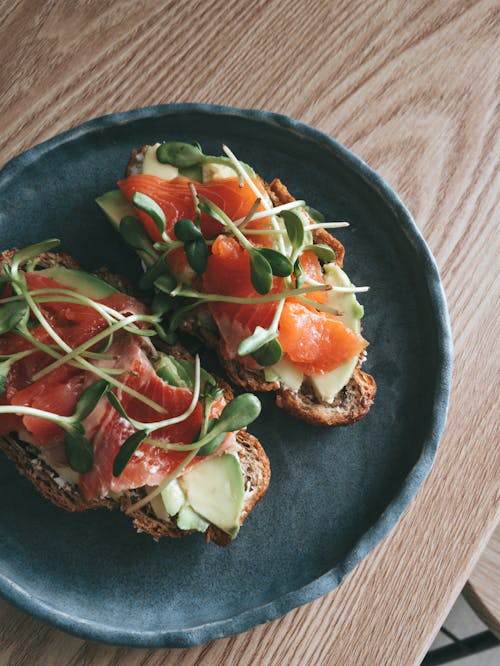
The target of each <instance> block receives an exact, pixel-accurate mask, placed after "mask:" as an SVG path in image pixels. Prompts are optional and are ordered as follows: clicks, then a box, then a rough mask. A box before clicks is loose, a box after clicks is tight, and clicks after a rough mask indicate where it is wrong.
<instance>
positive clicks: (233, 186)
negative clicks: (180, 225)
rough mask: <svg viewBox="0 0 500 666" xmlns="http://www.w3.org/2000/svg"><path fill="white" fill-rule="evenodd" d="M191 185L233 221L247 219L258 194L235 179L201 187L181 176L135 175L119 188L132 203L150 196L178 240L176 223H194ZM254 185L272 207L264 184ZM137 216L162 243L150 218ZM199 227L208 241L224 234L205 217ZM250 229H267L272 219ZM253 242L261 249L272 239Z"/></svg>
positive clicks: (256, 224)
mask: <svg viewBox="0 0 500 666" xmlns="http://www.w3.org/2000/svg"><path fill="white" fill-rule="evenodd" d="M189 183H192V184H193V185H194V186H195V188H196V192H197V193H198V194H200V195H203V196H204V197H207V199H210V200H211V201H213V203H214V204H216V205H217V206H218V207H219V208H220V209H221V210H223V211H224V212H225V213H226V215H228V216H229V217H230V218H231V220H233V221H234V220H237V219H240V218H242V217H245V215H246V214H247V213H248V211H249V210H250V208H251V207H252V206H253V204H254V202H255V200H256V196H255V193H254V191H253V190H252V188H251V187H250V185H249V184H248V183H247V182H244V184H243V185H242V186H241V187H240V185H239V182H238V179H237V178H236V177H235V178H222V179H219V180H213V181H210V182H208V183H199V182H197V181H194V180H190V179H189V178H184V177H182V176H179V177H178V178H174V179H173V180H164V179H163V178H159V177H158V176H152V175H149V174H135V175H132V176H128V178H125V179H124V180H120V181H118V187H119V188H120V190H121V191H122V193H123V194H124V196H125V197H126V198H127V199H128V200H129V201H130V202H131V201H132V197H133V195H134V194H135V193H136V192H142V193H143V194H147V195H148V196H149V197H151V198H152V199H153V200H154V201H156V203H157V204H158V205H159V206H160V207H161V208H162V210H163V212H164V213H165V217H166V230H167V233H168V234H169V236H170V237H174V238H175V235H174V233H173V228H174V225H175V223H176V222H177V221H178V220H181V219H185V218H187V219H189V220H194V218H195V210H194V202H193V197H192V194H191V191H190V189H189ZM254 183H255V185H256V186H257V188H258V189H259V191H260V193H261V197H262V199H263V200H264V201H266V202H267V203H268V205H270V201H269V197H268V195H267V193H266V191H265V189H264V187H263V185H262V183H261V181H260V180H259V179H257V178H255V179H254ZM136 210H137V209H136ZM257 210H264V206H263V205H262V204H261V205H260V206H259V208H258V209H257ZM137 215H138V217H139V218H140V219H141V220H142V222H143V224H144V226H145V228H146V231H147V232H148V234H149V236H150V237H151V238H152V239H153V240H155V241H158V240H161V237H160V233H159V231H158V228H157V227H156V225H155V224H154V222H153V221H152V220H151V218H150V217H149V215H148V214H147V213H144V212H143V211H141V210H137ZM200 226H201V230H202V233H203V235H204V236H205V238H207V239H211V238H215V236H217V234H220V233H221V232H222V231H223V227H222V225H221V224H219V222H217V221H216V220H214V219H212V218H211V217H209V216H208V215H205V213H202V214H201V219H200ZM248 227H249V228H251V229H268V228H269V219H268V218H263V219H262V220H255V221H254V222H252V223H250V224H249V225H248ZM252 242H253V243H255V244H258V245H267V246H270V241H269V238H267V237H266V236H265V235H262V236H261V235H260V234H259V235H254V236H253V237H252Z"/></svg>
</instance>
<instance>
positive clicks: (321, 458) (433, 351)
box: [0, 104, 451, 647]
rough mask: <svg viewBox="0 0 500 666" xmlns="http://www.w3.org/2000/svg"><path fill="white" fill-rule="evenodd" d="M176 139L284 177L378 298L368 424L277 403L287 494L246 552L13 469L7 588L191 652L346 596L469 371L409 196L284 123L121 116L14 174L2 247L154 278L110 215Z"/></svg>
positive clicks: (35, 154)
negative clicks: (142, 527)
mask: <svg viewBox="0 0 500 666" xmlns="http://www.w3.org/2000/svg"><path fill="white" fill-rule="evenodd" d="M162 139H176V140H187V141H192V140H198V141H200V142H201V143H202V145H203V147H204V149H205V152H208V153H217V152H220V144H221V143H222V142H225V143H227V144H228V145H229V146H231V148H232V149H233V151H234V152H235V153H236V154H237V155H238V156H239V157H240V158H241V159H242V160H244V161H245V162H248V163H250V164H252V165H253V166H254V167H255V169H256V170H257V171H258V172H259V173H260V174H261V175H262V176H263V177H264V179H266V180H268V181H269V180H271V179H272V178H273V177H275V176H278V177H280V178H281V179H282V180H283V182H285V183H286V184H287V185H288V187H289V189H290V191H291V192H292V193H293V194H294V195H295V196H296V197H297V198H305V199H306V200H307V202H308V203H309V204H310V205H311V206H314V207H315V208H317V209H319V210H321V211H323V212H324V213H325V214H326V218H327V219H328V220H348V221H350V222H351V226H350V227H349V228H348V229H341V230H339V231H338V232H337V235H338V238H339V239H340V240H341V241H342V242H343V243H344V244H345V246H346V251H347V252H346V260H345V265H346V270H347V272H348V274H349V276H350V277H351V279H352V280H353V282H354V283H355V284H368V285H370V286H371V289H370V291H369V293H367V294H363V295H362V298H361V299H360V300H361V301H362V302H363V304H364V305H365V311H366V315H365V318H364V334H365V336H366V338H367V339H368V340H369V341H370V343H371V344H370V347H369V350H368V361H367V363H366V365H365V368H366V370H367V371H368V372H370V373H371V374H373V375H374V376H375V378H376V381H377V385H378V392H377V397H376V401H375V404H374V406H373V408H372V409H371V411H370V413H369V414H368V416H367V417H366V418H365V419H363V420H362V421H360V422H359V423H356V424H354V425H352V426H349V427H346V428H313V427H311V426H309V425H306V424H305V423H302V422H300V421H297V420H295V419H293V418H291V417H290V416H287V415H286V414H284V413H283V412H282V411H280V410H278V409H276V408H275V406H274V404H273V399H272V398H271V397H270V396H264V397H263V413H262V416H261V417H260V418H259V420H258V421H257V422H256V423H255V424H253V425H252V426H251V431H252V432H253V433H255V434H256V435H257V436H258V437H259V438H260V439H261V441H262V443H263V444H264V446H265V448H266V450H267V452H268V454H269V458H270V461H271V468H272V480H271V485H270V488H269V491H268V493H267V495H266V497H265V498H264V500H263V501H262V502H260V503H259V505H258V506H257V507H256V509H255V510H254V511H253V512H252V514H251V515H250V517H249V518H248V520H247V521H246V523H245V525H244V528H243V529H242V530H241V532H240V535H239V536H238V538H237V539H236V541H235V542H234V543H233V544H232V545H231V547H229V548H226V549H223V548H218V547H217V546H215V545H213V544H211V545H209V546H206V545H205V543H204V540H203V537H202V536H201V535H200V536H198V535H196V536H194V537H189V538H185V539H181V540H169V539H165V540H163V541H161V542H160V543H156V542H154V541H153V540H152V539H151V538H150V537H149V536H146V535H143V534H141V535H138V534H136V533H135V532H134V530H133V529H132V528H131V525H130V521H129V520H128V519H127V518H125V517H124V516H122V515H120V514H119V513H114V512H107V511H105V510H103V511H97V512H88V513H84V514H81V515H70V514H67V513H65V512H64V511H62V510H60V509H57V508H55V507H53V506H52V505H51V504H49V503H48V502H46V501H44V500H43V499H42V498H41V497H39V496H38V494H37V493H36V492H35V491H34V490H33V488H32V487H31V485H30V484H29V483H28V482H26V481H25V480H24V479H23V478H21V477H19V476H18V474H17V473H16V471H15V469H14V467H13V465H11V464H10V463H9V462H7V461H6V460H3V461H2V465H1V470H0V484H1V487H2V511H1V512H0V558H1V559H0V562H1V564H0V592H1V593H2V594H3V595H4V597H5V598H6V599H7V600H9V601H10V602H12V603H13V604H15V605H17V606H19V607H20V608H22V609H24V610H26V611H28V612H29V613H32V614H33V615H35V616H36V617H38V618H41V619H43V620H46V621H48V622H51V623H53V624H54V625H56V626H57V627H60V628H62V629H64V630H66V631H70V632H72V633H74V634H77V635H79V636H82V637H84V638H88V639H92V640H98V641H105V642H109V643H113V644H124V645H130V646H154V647H160V646H172V647H180V646H189V645H195V644H197V643H201V642H203V641H207V640H209V639H213V638H217V637H219V636H228V635H231V634H235V633H238V632H241V631H244V630H246V629H248V628H250V627H253V626H255V625H257V624H259V623H262V622H265V621H267V620H272V619H275V618H277V617H279V616H281V615H283V614H284V613H286V612H287V611H289V610H291V609H292V608H295V607H296V606H299V605H301V604H304V603H306V602H308V601H311V600H312V599H314V598H316V597H319V596H320V595H322V594H324V593H325V592H327V591H329V590H331V589H333V588H334V587H335V586H337V585H338V584H339V582H340V581H341V580H342V578H343V577H344V576H345V575H346V574H347V573H348V572H349V571H350V570H351V569H352V568H353V567H354V566H355V565H356V564H357V563H358V562H360V560H361V559H362V558H363V557H365V555H366V554H367V553H369V552H370V550H372V549H373V548H374V547H375V546H376V545H377V544H378V543H379V542H380V540H381V539H382V538H383V537H384V536H385V535H386V534H387V533H388V532H389V531H390V530H391V529H392V528H393V527H394V525H395V524H396V522H397V520H398V519H399V517H400V516H401V514H402V513H403V511H404V509H405V508H406V506H407V505H408V503H409V502H410V500H411V499H412V497H413V496H414V495H415V493H416V491H417V489H418V488H419V486H420V485H421V484H422V482H423V480H424V479H425V477H426V475H427V474H428V472H429V469H430V467H431V465H432V462H433V459H434V456H435V453H436V448H437V444H438V440H439V437H440V435H441V432H442V430H443V427H444V422H445V415H446V408H447V401H448V390H449V382H450V374H451V342H450V331H449V323H448V316H447V310H446V304H445V299H444V296H443V291H442V288H441V283H440V280H439V276H438V272H437V270H436V266H435V263H434V260H433V258H432V256H431V254H430V252H429V250H428V248H427V247H426V245H425V243H424V241H423V239H422V237H421V235H420V233H419V232H418V230H417V228H416V226H415V224H414V222H413V221H412V219H411V217H410V215H409V213H408V211H407V210H406V209H405V207H404V206H403V204H402V203H401V201H400V200H399V199H398V197H397V195H396V194H395V193H394V192H393V191H392V190H391V188H390V187H389V186H388V185H387V184H386V183H385V182H384V181H383V180H382V179H381V178H380V177H379V176H378V175H377V174H376V173H374V172H373V171H372V170H371V169H370V168H368V167H367V166H366V164H364V163H363V162H362V161H361V160H360V159H359V158H358V157H356V156H355V155H353V154H352V153H351V152H349V151H348V150H346V149H345V148H343V147H342V146H341V145H339V144H338V143H336V142H335V141H333V140H332V139H331V138H330V137H328V136H326V135H325V134H323V133H321V132H319V131H317V130H315V129H312V128H310V127H308V126H306V125H303V124H301V123H298V122H296V121H293V120H291V119H289V118H286V117H284V116H279V115H276V114H272V113H266V112H262V111H244V110H239V109H232V108H227V107H212V106H200V105H188V104H182V105H173V106H157V107H151V108H146V109H139V110H135V111H131V112H127V113H121V114H117V115H111V116H106V117H104V118H99V119H97V120H93V121H91V122H89V123H86V124H85V125H82V126H81V127H78V128H76V129H74V130H71V131H70V132H67V133H65V134H62V135H60V136H57V137H55V138H54V139H51V140H50V141H47V142H46V143H43V144H41V145H39V146H36V147H35V148H32V149H31V150H29V151H28V152H26V153H24V154H23V155H20V156H19V157H16V158H15V159H14V160H12V161H11V162H10V163H9V164H8V165H7V166H6V167H5V168H4V169H3V171H2V172H1V174H0V237H1V239H2V248H8V247H12V246H16V245H17V246H23V245H27V244H29V243H33V242H37V241H40V240H42V239H46V238H50V237H58V238H61V239H62V242H63V248H64V249H65V250H66V251H68V252H70V253H71V254H73V255H74V256H75V257H76V258H77V259H78V260H79V261H80V262H81V263H82V264H83V265H84V266H85V267H86V268H87V269H89V270H90V269H94V268H97V267H99V266H101V265H107V266H108V267H110V268H111V270H113V271H116V272H119V273H122V274H126V275H127V276H128V277H130V278H132V279H134V278H137V276H138V275H139V272H140V268H139V264H138V261H137V259H136V257H135V256H134V254H133V253H132V251H129V250H128V249H127V248H126V247H125V245H124V243H123V242H122V241H121V239H120V238H119V236H118V235H117V234H116V233H115V232H114V231H113V230H112V228H111V225H109V224H108V223H107V221H106V220H105V218H104V216H103V214H102V213H101V212H100V210H99V209H98V208H97V206H96V205H95V204H94V201H93V200H94V197H96V196H97V195H99V194H101V193H103V192H105V191H106V190H109V189H112V188H113V187H114V186H115V182H116V180H117V179H118V178H120V177H121V176H122V174H123V171H124V167H125V164H126V163H127V161H128V157H129V155H130V151H131V150H132V149H133V148H134V147H139V146H142V145H143V144H145V143H152V142H155V141H158V140H162Z"/></svg>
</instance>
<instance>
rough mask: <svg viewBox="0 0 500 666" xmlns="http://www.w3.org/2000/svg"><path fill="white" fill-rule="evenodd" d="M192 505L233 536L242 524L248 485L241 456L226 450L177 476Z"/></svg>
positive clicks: (199, 512)
mask: <svg viewBox="0 0 500 666" xmlns="http://www.w3.org/2000/svg"><path fill="white" fill-rule="evenodd" d="M178 482H179V485H180V487H181V488H182V490H183V491H184V494H185V496H186V500H187V503H188V504H189V506H190V507H191V508H192V509H193V510H194V511H195V512H196V513H197V514H198V515H199V516H201V517H202V518H204V519H205V520H207V521H209V522H210V523H213V524H214V525H216V526H217V527H219V528H220V529H221V530H223V531H224V532H227V534H229V535H230V536H231V538H233V539H234V537H235V536H236V535H237V534H238V531H239V528H240V515H241V511H242V509H243V502H244V497H245V486H244V483H243V473H242V471H241V466H240V462H239V460H238V458H236V456H233V455H232V454H230V453H223V454H221V455H220V456H216V457H215V458H209V459H208V460H204V461H203V462H201V463H199V464H198V465H196V466H195V467H193V468H191V469H190V470H189V471H188V472H187V473H186V474H184V475H183V476H181V477H180V478H179V479H178Z"/></svg>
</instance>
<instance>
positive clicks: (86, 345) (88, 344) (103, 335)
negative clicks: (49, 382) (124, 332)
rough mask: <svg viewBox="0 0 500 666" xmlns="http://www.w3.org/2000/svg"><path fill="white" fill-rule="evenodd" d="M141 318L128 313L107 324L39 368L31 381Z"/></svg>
mask: <svg viewBox="0 0 500 666" xmlns="http://www.w3.org/2000/svg"><path fill="white" fill-rule="evenodd" d="M141 319H142V317H141V315H130V316H129V317H125V318H124V319H122V320H121V321H118V322H116V323H115V324H112V325H111V326H108V328H106V329H104V331H101V333H98V334H97V335H94V336H93V337H92V338H90V339H89V340H86V341H85V342H83V343H82V344H81V345H79V346H78V347H75V348H74V349H73V351H71V352H70V353H69V354H66V355H65V356H61V358H59V359H58V360H57V361H54V363H51V364H50V365H47V366H46V367H45V368H43V369H42V370H39V371H38V372H37V373H36V374H34V375H33V377H32V381H34V382H36V381H37V380H38V379H41V378H42V377H44V376H45V375H46V374H48V373H49V372H52V370H55V369H56V368H58V367H60V366H61V365H64V364H65V363H67V362H68V361H71V360H73V359H75V358H76V357H78V356H80V355H81V354H82V353H83V352H84V351H87V350H88V349H89V348H90V347H93V346H94V345H95V344H96V343H97V342H100V341H101V340H104V339H105V338H107V337H109V336H110V335H113V333H116V331H119V330H120V329H122V328H125V327H126V326H128V325H129V324H132V323H134V322H136V321H139V320H141ZM137 330H138V331H139V330H140V329H137Z"/></svg>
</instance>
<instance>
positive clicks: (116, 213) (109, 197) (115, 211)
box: [95, 190, 137, 229]
mask: <svg viewBox="0 0 500 666" xmlns="http://www.w3.org/2000/svg"><path fill="white" fill-rule="evenodd" d="M95 202H96V204H97V205H98V206H99V207H100V208H102V210H103V211H104V212H105V213H106V215H107V216H108V218H109V219H110V221H111V223H112V224H113V226H114V227H116V228H117V229H119V228H120V222H121V220H122V219H123V218H124V217H126V216H127V215H131V216H132V217H136V215H137V214H136V212H135V209H134V208H133V207H132V205H131V204H130V203H129V202H128V201H127V199H125V197H124V196H123V194H122V193H121V191H120V190H110V191H109V192H105V193H104V194H101V196H100V197H97V199H96V200H95Z"/></svg>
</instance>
